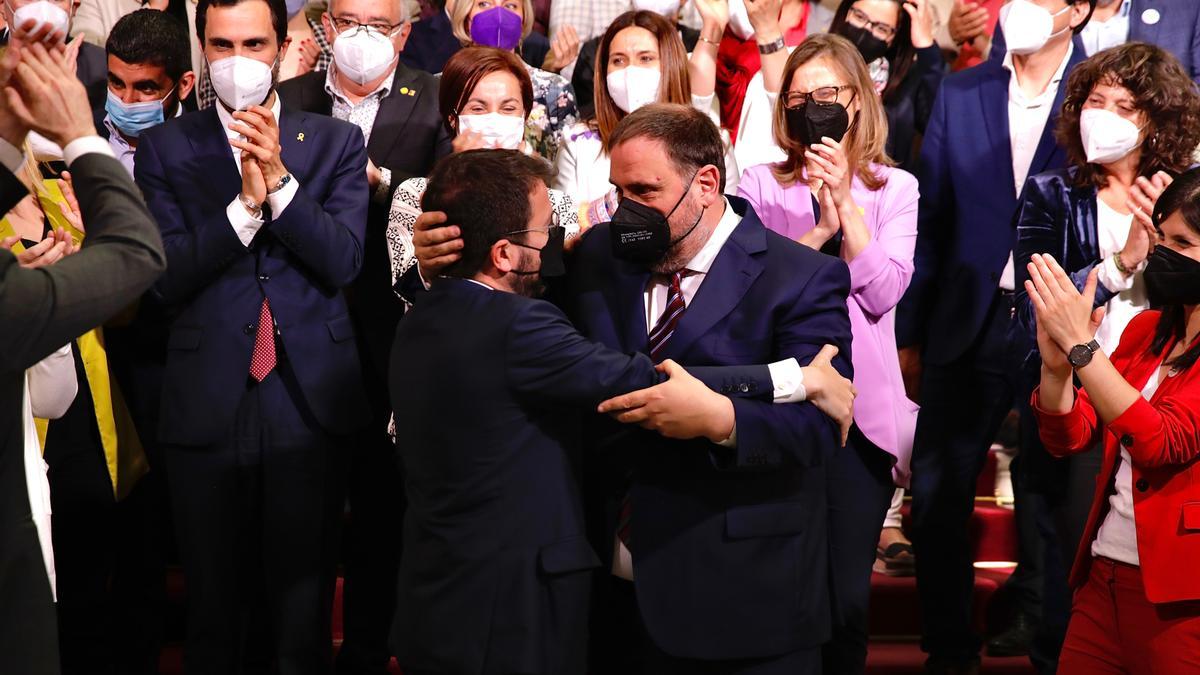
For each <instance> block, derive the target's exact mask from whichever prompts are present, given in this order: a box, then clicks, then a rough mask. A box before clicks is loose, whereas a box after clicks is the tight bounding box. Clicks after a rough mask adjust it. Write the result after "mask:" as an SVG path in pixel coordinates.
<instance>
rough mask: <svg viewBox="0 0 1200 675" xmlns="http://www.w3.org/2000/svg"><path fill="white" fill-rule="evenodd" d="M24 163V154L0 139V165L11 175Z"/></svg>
mask: <svg viewBox="0 0 1200 675" xmlns="http://www.w3.org/2000/svg"><path fill="white" fill-rule="evenodd" d="M24 163H25V153H24V152H22V151H21V150H20V149H18V148H16V147H15V146H13V144H12V143H9V142H8V141H6V140H4V139H3V138H0V164H3V165H4V168H6V169H8V170H9V171H11V172H12V173H16V172H17V171H18V170H20V168H21V165H22V164H24Z"/></svg>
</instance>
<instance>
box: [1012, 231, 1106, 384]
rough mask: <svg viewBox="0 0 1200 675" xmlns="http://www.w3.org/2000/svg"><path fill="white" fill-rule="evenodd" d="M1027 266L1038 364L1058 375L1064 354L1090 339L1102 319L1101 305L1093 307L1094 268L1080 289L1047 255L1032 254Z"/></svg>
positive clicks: (1064, 367) (1065, 368) (1064, 366)
mask: <svg viewBox="0 0 1200 675" xmlns="http://www.w3.org/2000/svg"><path fill="white" fill-rule="evenodd" d="M1028 270H1029V279H1028V280H1026V281H1025V292H1026V293H1028V294H1029V300H1030V302H1031V303H1032V304H1033V309H1034V312H1035V313H1036V316H1037V343H1038V350H1039V352H1041V356H1042V367H1043V368H1045V369H1047V370H1049V371H1051V372H1053V373H1055V374H1059V375H1063V374H1066V373H1069V372H1070V371H1071V364H1070V362H1069V361H1068V360H1067V354H1068V353H1069V352H1070V351H1071V348H1073V347H1075V346H1076V345H1081V344H1087V343H1088V342H1089V341H1091V340H1092V339H1093V338H1094V337H1095V336H1096V330H1097V329H1099V328H1100V322H1102V321H1103V320H1104V307H1102V306H1101V307H1094V304H1095V299H1096V283H1097V271H1098V270H1097V268H1093V269H1092V271H1091V272H1090V273H1089V274H1088V277H1087V281H1086V282H1085V283H1084V286H1083V292H1080V291H1079V289H1078V288H1076V287H1075V284H1074V282H1072V281H1071V277H1069V276H1068V275H1067V273H1066V271H1065V270H1063V268H1062V266H1061V265H1059V264H1058V261H1057V260H1055V259H1054V257H1053V256H1051V255H1041V254H1034V256H1033V258H1032V261H1031V262H1030V263H1029V266H1028Z"/></svg>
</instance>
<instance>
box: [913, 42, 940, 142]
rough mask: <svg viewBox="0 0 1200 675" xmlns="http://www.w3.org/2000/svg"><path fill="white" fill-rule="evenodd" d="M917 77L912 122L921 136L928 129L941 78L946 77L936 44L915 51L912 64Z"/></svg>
mask: <svg viewBox="0 0 1200 675" xmlns="http://www.w3.org/2000/svg"><path fill="white" fill-rule="evenodd" d="M914 67H915V68H916V69H917V77H919V78H920V80H919V82H918V86H917V91H916V99H915V102H914V106H913V108H914V110H915V112H916V115H915V118H914V120H913V121H914V122H915V123H916V127H917V131H919V132H921V133H922V134H923V133H925V130H926V129H928V128H929V118H930V116H931V115H932V114H933V105H934V101H936V100H937V93H938V88H939V87H941V86H942V78H944V77H945V76H946V59H945V58H943V57H942V50H941V48H940V47H938V46H937V44H932V45H930V46H928V47H926V48H924V49H918V50H917V61H916V63H915V64H914Z"/></svg>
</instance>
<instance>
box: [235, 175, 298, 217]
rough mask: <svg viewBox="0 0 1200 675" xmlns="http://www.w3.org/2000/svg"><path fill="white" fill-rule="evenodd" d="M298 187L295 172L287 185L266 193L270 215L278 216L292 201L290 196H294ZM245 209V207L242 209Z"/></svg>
mask: <svg viewBox="0 0 1200 675" xmlns="http://www.w3.org/2000/svg"><path fill="white" fill-rule="evenodd" d="M299 189H300V183H298V182H296V174H292V179H291V180H289V181H288V182H287V185H284V186H283V187H281V188H279V190H277V191H276V192H275V193H273V194H269V195H267V204H270V206H271V217H272V218H278V217H279V216H281V215H283V210H284V209H286V208H287V207H288V204H291V203H292V198H293V197H295V196H296V191H297V190H299ZM242 210H243V211H245V209H242Z"/></svg>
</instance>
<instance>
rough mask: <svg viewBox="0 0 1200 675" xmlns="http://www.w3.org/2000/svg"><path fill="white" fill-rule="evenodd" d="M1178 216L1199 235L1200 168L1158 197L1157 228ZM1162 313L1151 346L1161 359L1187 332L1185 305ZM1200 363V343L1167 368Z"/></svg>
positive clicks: (1189, 366)
mask: <svg viewBox="0 0 1200 675" xmlns="http://www.w3.org/2000/svg"><path fill="white" fill-rule="evenodd" d="M1176 213H1178V214H1179V215H1180V216H1181V217H1182V218H1183V222H1185V223H1187V226H1188V227H1190V228H1191V229H1192V231H1193V232H1196V233H1198V234H1200V167H1198V168H1195V169H1191V170H1189V171H1187V172H1185V173H1183V174H1182V175H1180V176H1179V177H1178V178H1176V179H1175V182H1173V183H1171V184H1170V185H1169V186H1167V189H1166V190H1163V193H1162V194H1161V195H1159V197H1158V201H1157V202H1155V203H1154V213H1153V215H1152V218H1153V220H1154V227H1156V228H1158V229H1160V230H1161V229H1162V224H1163V221H1164V220H1166V219H1167V218H1170V217H1171V216H1172V215H1174V214H1176ZM1159 310H1161V311H1162V316H1160V317H1159V319H1158V327H1157V328H1156V329H1155V331H1154V342H1152V343H1151V344H1150V351H1152V352H1153V353H1154V354H1155V355H1156V356H1160V355H1162V353H1163V350H1165V349H1166V348H1167V345H1168V344H1170V343H1171V342H1172V341H1174V340H1182V339H1183V338H1184V337H1185V331H1186V329H1187V326H1186V324H1185V323H1184V314H1183V306H1182V305H1167V306H1164V307H1160V308H1159ZM1197 359H1200V341H1198V342H1197V343H1196V344H1194V345H1192V346H1191V347H1189V348H1188V350H1187V351H1185V352H1184V353H1182V354H1180V355H1179V356H1178V357H1176V358H1175V359H1174V360H1172V361H1171V362H1170V363H1169V364H1167V365H1169V366H1171V367H1172V368H1174V369H1175V370H1176V371H1184V370H1187V369H1188V368H1191V367H1192V364H1194V363H1196V360H1197Z"/></svg>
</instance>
